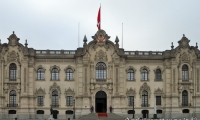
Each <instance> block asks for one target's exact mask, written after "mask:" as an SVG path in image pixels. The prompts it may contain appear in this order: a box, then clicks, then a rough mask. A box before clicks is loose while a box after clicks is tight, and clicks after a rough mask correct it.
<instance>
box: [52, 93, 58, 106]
mask: <svg viewBox="0 0 200 120" xmlns="http://www.w3.org/2000/svg"><path fill="white" fill-rule="evenodd" d="M51 106H52V107H59V96H58V91H57V90H54V91H52V94H51Z"/></svg>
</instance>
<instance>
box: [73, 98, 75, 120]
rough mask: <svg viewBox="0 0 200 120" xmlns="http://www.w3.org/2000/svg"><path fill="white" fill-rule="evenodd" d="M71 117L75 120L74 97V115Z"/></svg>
mask: <svg viewBox="0 0 200 120" xmlns="http://www.w3.org/2000/svg"><path fill="white" fill-rule="evenodd" d="M73 119H74V120H75V99H74V116H73Z"/></svg>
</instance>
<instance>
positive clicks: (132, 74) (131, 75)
mask: <svg viewBox="0 0 200 120" xmlns="http://www.w3.org/2000/svg"><path fill="white" fill-rule="evenodd" d="M128 80H134V71H133V70H132V69H129V70H128Z"/></svg>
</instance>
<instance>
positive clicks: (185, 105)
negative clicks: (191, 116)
mask: <svg viewBox="0 0 200 120" xmlns="http://www.w3.org/2000/svg"><path fill="white" fill-rule="evenodd" d="M181 106H182V107H189V106H191V103H182V104H181Z"/></svg>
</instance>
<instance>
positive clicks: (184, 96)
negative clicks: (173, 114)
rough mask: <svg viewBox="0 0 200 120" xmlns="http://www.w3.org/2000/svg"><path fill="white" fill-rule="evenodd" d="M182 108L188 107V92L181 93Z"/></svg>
mask: <svg viewBox="0 0 200 120" xmlns="http://www.w3.org/2000/svg"><path fill="white" fill-rule="evenodd" d="M182 106H188V92H187V91H186V90H184V91H183V92H182Z"/></svg>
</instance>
